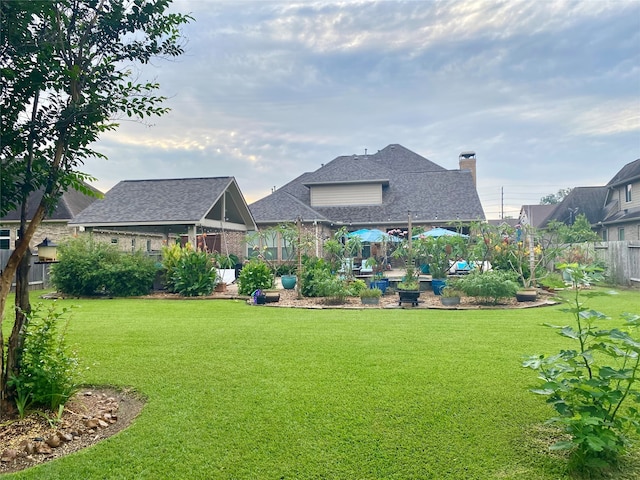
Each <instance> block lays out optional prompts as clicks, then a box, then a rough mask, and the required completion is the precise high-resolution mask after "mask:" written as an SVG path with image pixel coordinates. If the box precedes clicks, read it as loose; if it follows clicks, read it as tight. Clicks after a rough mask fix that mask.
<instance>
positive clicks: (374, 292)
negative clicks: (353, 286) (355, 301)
mask: <svg viewBox="0 0 640 480" xmlns="http://www.w3.org/2000/svg"><path fill="white" fill-rule="evenodd" d="M381 296H382V290H380V289H379V288H363V289H362V290H360V301H361V302H362V304H363V305H378V303H379V302H380V297H381Z"/></svg>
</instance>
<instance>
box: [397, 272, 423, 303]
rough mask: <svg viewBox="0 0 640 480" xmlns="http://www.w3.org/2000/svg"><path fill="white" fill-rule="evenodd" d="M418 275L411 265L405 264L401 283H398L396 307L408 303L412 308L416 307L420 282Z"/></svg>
mask: <svg viewBox="0 0 640 480" xmlns="http://www.w3.org/2000/svg"><path fill="white" fill-rule="evenodd" d="M418 275H419V273H418V271H417V270H416V268H415V267H414V266H413V265H412V264H409V263H408V264H406V266H405V275H404V278H403V279H402V281H401V282H399V283H398V287H397V289H398V297H399V298H398V305H402V304H403V303H410V304H411V305H412V306H414V307H415V306H418V298H420V281H419V277H418Z"/></svg>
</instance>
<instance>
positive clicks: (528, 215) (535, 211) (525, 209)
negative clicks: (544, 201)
mask: <svg viewBox="0 0 640 480" xmlns="http://www.w3.org/2000/svg"><path fill="white" fill-rule="evenodd" d="M555 208H556V205H522V207H521V208H520V214H519V215H518V221H519V223H520V224H521V225H531V226H532V227H534V228H540V227H542V226H544V225H546V220H547V217H549V215H550V214H551V212H553V210H554V209H555Z"/></svg>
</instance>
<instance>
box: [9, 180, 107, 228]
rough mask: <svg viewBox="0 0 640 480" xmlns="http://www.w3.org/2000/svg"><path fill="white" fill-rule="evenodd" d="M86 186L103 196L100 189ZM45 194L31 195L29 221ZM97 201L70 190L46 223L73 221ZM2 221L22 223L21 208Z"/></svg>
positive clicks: (28, 203)
mask: <svg viewBox="0 0 640 480" xmlns="http://www.w3.org/2000/svg"><path fill="white" fill-rule="evenodd" d="M84 186H85V187H86V188H87V189H88V190H92V191H94V192H96V195H98V196H99V195H102V192H100V191H99V190H98V189H96V188H94V187H92V186H91V185H89V184H86V183H85V184H84ZM43 194H44V188H39V189H38V190H36V191H35V192H33V193H32V194H31V195H29V199H28V201H27V219H28V220H31V219H32V218H33V215H34V214H35V213H36V210H37V209H38V206H39V205H40V201H41V200H42V195H43ZM96 200H97V198H96V197H95V196H90V195H85V194H84V193H82V192H80V191H78V190H75V189H73V188H70V189H69V190H67V191H66V192H64V193H63V194H62V196H61V197H60V199H59V200H58V204H57V205H56V208H55V210H54V211H53V213H51V214H50V215H47V216H45V218H44V221H47V220H59V221H65V220H67V221H68V220H71V219H72V218H73V217H75V216H76V215H77V214H79V213H80V212H82V211H83V210H84V209H85V208H87V207H88V206H89V205H91V204H92V203H94V202H95V201H96ZM0 221H12V222H13V221H18V222H19V221H20V208H17V209H15V210H12V211H10V212H8V213H7V215H5V216H4V217H2V218H0Z"/></svg>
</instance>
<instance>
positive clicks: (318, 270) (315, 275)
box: [299, 257, 334, 297]
mask: <svg viewBox="0 0 640 480" xmlns="http://www.w3.org/2000/svg"><path fill="white" fill-rule="evenodd" d="M299 276H300V288H301V293H302V295H303V296H304V297H322V296H324V295H322V293H321V291H320V285H321V284H322V283H323V282H325V281H328V280H329V279H330V278H332V277H334V275H333V274H332V273H331V264H330V263H329V262H327V261H326V260H324V259H322V258H315V257H311V258H305V261H304V268H303V269H302V274H301V275H299Z"/></svg>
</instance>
